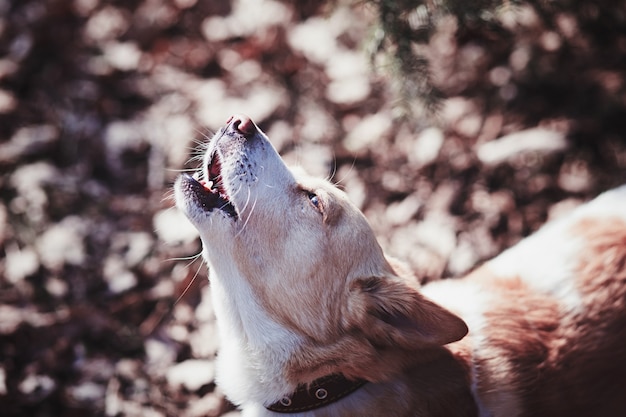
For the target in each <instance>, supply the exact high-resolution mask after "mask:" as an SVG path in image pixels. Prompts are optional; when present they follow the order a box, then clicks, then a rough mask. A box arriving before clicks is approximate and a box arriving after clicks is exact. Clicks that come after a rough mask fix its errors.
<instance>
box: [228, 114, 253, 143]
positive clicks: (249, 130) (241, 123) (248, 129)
mask: <svg viewBox="0 0 626 417" xmlns="http://www.w3.org/2000/svg"><path fill="white" fill-rule="evenodd" d="M227 123H228V129H229V130H233V131H235V132H237V133H240V134H242V135H243V136H244V137H246V138H249V137H251V136H252V135H254V134H255V133H256V132H257V127H256V125H255V124H254V122H253V121H252V119H250V118H249V117H248V116H245V115H242V114H236V115H234V116H231V117H230V118H229V119H228V121H227Z"/></svg>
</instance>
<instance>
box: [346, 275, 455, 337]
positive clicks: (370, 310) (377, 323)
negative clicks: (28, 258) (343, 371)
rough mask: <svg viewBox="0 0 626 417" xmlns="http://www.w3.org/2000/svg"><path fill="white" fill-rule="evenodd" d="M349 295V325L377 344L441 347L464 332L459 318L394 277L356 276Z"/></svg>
mask: <svg viewBox="0 0 626 417" xmlns="http://www.w3.org/2000/svg"><path fill="white" fill-rule="evenodd" d="M349 298H350V299H349V301H348V306H349V307H348V309H349V312H348V316H350V317H351V321H352V323H350V324H351V325H352V326H354V325H356V327H358V328H360V330H361V331H362V332H363V333H364V334H365V336H366V337H367V338H368V339H369V340H370V342H371V343H372V344H374V345H377V346H398V347H401V348H404V349H416V348H420V347H433V346H442V345H445V344H447V343H451V342H455V341H457V340H460V339H462V338H463V337H464V336H465V335H466V334H467V326H466V324H465V322H464V321H463V320H461V318H459V317H458V316H456V315H454V314H452V313H451V312H449V311H448V310H446V309H444V308H443V307H441V306H439V305H437V304H435V303H434V302H432V301H430V300H428V299H426V298H425V297H424V296H423V295H421V294H420V293H419V291H418V290H417V288H414V287H413V286H412V285H410V284H409V283H408V282H405V281H403V280H402V279H400V278H398V277H395V276H386V277H368V278H362V279H357V280H355V281H354V283H353V286H352V288H351V291H350V295H349Z"/></svg>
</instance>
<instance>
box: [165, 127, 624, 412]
mask: <svg viewBox="0 0 626 417" xmlns="http://www.w3.org/2000/svg"><path fill="white" fill-rule="evenodd" d="M175 188H176V199H177V204H178V207H179V208H181V209H182V210H183V211H184V212H185V213H186V215H187V216H188V217H189V219H190V220H191V222H192V223H193V224H194V225H195V226H196V227H197V229H198V230H199V232H200V236H201V238H202V242H203V246H204V251H203V255H204V257H205V259H206V261H207V262H208V264H209V266H210V281H211V290H212V295H213V301H214V307H215V313H216V316H217V322H218V327H219V337H220V350H219V354H218V359H217V360H218V377H217V383H218V385H219V386H220V387H221V388H222V390H223V391H224V392H225V393H226V395H227V397H228V398H229V399H230V400H231V401H232V402H234V403H235V404H237V405H238V406H240V407H241V408H242V410H243V415H244V416H275V415H278V413H292V414H297V415H300V416H329V417H330V416H359V417H363V416H406V417H409V416H494V417H495V416H503V417H516V416H551V417H554V416H568V417H571V416H626V309H625V304H626V187H622V188H619V189H616V190H613V191H610V192H607V193H605V194H604V195H602V196H600V197H598V198H597V199H596V200H594V201H592V202H591V203H588V204H585V205H583V206H582V207H580V208H578V209H577V210H575V211H574V212H573V213H572V214H570V215H569V216H567V217H566V218H563V219H562V220H559V221H557V222H554V223H552V224H549V225H548V226H546V227H544V228H543V229H542V230H540V231H539V232H538V233H536V234H535V235H533V236H531V237H529V238H527V239H525V240H524V241H522V242H521V243H520V244H518V245H517V246H515V247H513V248H512V249H509V250H508V251H506V252H504V253H503V254H501V255H500V256H498V257H497V258H495V259H494V260H492V261H490V262H487V263H486V264H485V265H483V266H481V267H480V268H478V269H477V270H475V271H474V272H473V273H471V274H470V275H469V276H467V277H465V278H464V279H453V280H444V281H440V282H436V283H433V284H429V285H427V286H425V287H424V288H421V289H420V288H419V285H418V283H417V281H416V280H415V279H414V278H413V276H412V275H411V273H410V272H408V271H407V269H406V268H405V267H403V266H402V265H401V264H399V263H398V262H396V261H391V260H389V259H388V258H386V257H385V255H384V254H383V251H382V250H381V248H380V246H379V245H378V243H377V241H376V238H375V236H374V234H373V232H372V230H371V228H370V226H369V225H368V223H367V221H366V219H365V218H364V216H363V215H362V214H361V212H360V211H359V210H358V209H357V208H356V207H355V206H354V205H352V204H351V203H350V202H349V201H348V199H347V197H346V195H345V194H344V193H343V192H341V191H339V190H338V189H336V188H335V187H333V186H332V185H331V184H329V183H328V182H327V181H324V180H320V179H316V178H312V177H310V176H307V175H306V174H304V173H302V172H299V171H292V170H290V169H289V168H287V166H285V164H284V163H283V161H282V160H281V159H280V157H279V155H278V154H277V152H276V151H275V150H274V148H273V147H272V145H271V144H270V143H269V141H268V140H267V138H266V137H265V135H264V134H263V133H262V132H261V131H260V130H259V129H258V128H257V127H256V125H255V124H254V123H253V122H252V121H251V120H250V119H249V118H247V117H245V116H233V117H232V118H231V119H230V120H229V121H228V124H227V125H226V126H225V127H224V128H222V129H221V130H220V131H219V132H218V133H217V134H216V135H215V136H214V137H213V139H212V140H211V143H210V144H209V147H208V150H207V152H206V156H205V160H204V166H203V169H202V172H201V173H200V175H199V176H197V178H194V177H192V176H189V175H182V176H181V177H180V178H179V179H178V180H177V182H176V187H175Z"/></svg>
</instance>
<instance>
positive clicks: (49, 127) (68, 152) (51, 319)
mask: <svg viewBox="0 0 626 417" xmlns="http://www.w3.org/2000/svg"><path fill="white" fill-rule="evenodd" d="M298 3H299V4H298V5H297V6H294V5H292V4H291V2H287V1H284V2H281V1H278V0H259V1H256V0H240V1H238V2H234V3H232V4H231V3H230V2H226V1H224V2H221V1H203V0H133V1H125V2H122V1H115V0H73V1H69V0H48V1H44V0H23V1H19V2H10V1H6V0H0V196H1V200H0V409H2V410H3V411H2V413H3V415H5V416H33V417H39V416H42V417H43V416H57V415H63V416H190V417H192V416H221V415H225V414H229V415H231V416H232V415H236V414H237V412H236V411H235V410H234V408H233V407H232V405H230V404H229V403H228V402H227V401H225V400H224V398H223V396H222V395H221V393H220V392H219V388H216V387H215V385H214V381H213V376H214V375H213V373H214V370H213V359H214V357H215V353H216V348H217V340H216V337H215V331H214V330H215V322H214V317H213V314H212V308H211V303H210V299H209V297H208V295H209V293H210V285H209V283H208V282H207V280H206V272H207V271H206V267H203V266H202V263H201V261H200V260H198V259H196V258H195V255H197V254H198V253H199V251H200V243H199V240H198V238H197V234H196V233H195V231H194V230H193V228H192V227H191V226H190V225H189V224H188V223H187V222H186V221H185V219H184V218H183V217H182V215H181V214H180V213H179V212H177V211H176V210H175V209H173V208H172V207H173V204H174V203H173V200H172V192H171V186H172V183H173V180H174V178H175V177H176V175H178V173H179V172H180V170H182V169H192V168H195V167H197V163H196V162H194V161H193V160H192V161H189V159H190V158H192V157H193V156H194V155H195V154H194V149H197V147H198V144H200V143H203V142H206V140H207V138H208V137H210V135H211V132H212V131H215V130H217V129H218V128H219V127H220V126H221V125H222V124H223V123H224V122H225V121H226V119H227V118H228V116H230V115H231V114H232V113H246V114H248V115H250V116H251V117H252V118H253V119H254V120H255V121H256V122H257V123H258V125H259V126H260V127H261V128H262V129H263V130H264V131H266V132H267V133H268V135H269V137H270V139H271V140H272V142H273V144H274V145H275V146H276V148H277V149H278V150H279V151H280V152H281V154H283V155H284V157H285V159H286V160H287V161H289V162H290V163H296V164H300V165H303V166H304V167H305V168H306V169H308V170H309V171H312V172H313V173H316V174H319V175H322V176H326V177H329V178H332V180H333V181H335V182H336V183H337V184H338V185H339V186H340V187H342V188H343V189H345V190H346V191H347V192H348V194H349V196H350V197H351V198H352V200H353V201H354V202H355V203H356V204H357V205H358V206H359V207H360V208H362V209H363V211H364V212H365V214H366V216H367V217H368V219H369V220H370V222H371V224H372V227H373V228H374V230H375V231H376V233H377V234H378V236H379V237H380V242H381V244H382V245H383V247H384V248H385V250H386V251H387V252H389V253H390V254H392V255H394V256H396V257H399V258H403V259H405V260H406V261H407V262H409V264H410V265H411V266H412V267H413V268H414V269H415V270H416V271H417V272H418V274H419V276H420V278H421V279H422V280H423V281H424V282H426V281H430V280H437V279H448V278H450V279H454V278H457V277H459V276H462V275H463V274H464V273H465V272H467V271H469V270H471V269H472V268H473V267H474V266H475V265H477V264H480V262H482V261H484V260H486V259H488V258H490V257H492V256H494V255H496V254H497V253H499V252H500V251H502V250H503V249H504V248H506V247H509V246H511V245H512V244H514V243H515V242H517V241H518V240H519V239H521V238H522V237H523V236H526V235H528V234H529V233H531V232H532V231H534V230H536V229H537V228H538V227H540V225H541V224H543V223H544V222H545V221H546V220H548V219H549V218H552V217H556V216H559V215H560V214H562V213H564V212H566V211H567V210H570V209H571V208H573V207H575V206H576V205H578V204H580V202H582V201H585V200H587V199H589V198H592V197H593V196H594V195H597V194H598V193H600V192H601V191H603V190H606V189H608V188H611V187H614V186H616V185H618V184H621V183H624V182H626V181H625V180H626V175H625V172H626V171H625V168H626V141H625V140H624V132H626V129H625V128H626V85H625V83H624V78H625V73H624V70H625V69H626V59H625V57H626V25H625V24H624V21H625V20H626V19H625V17H624V13H623V10H625V9H624V8H623V7H619V8H618V7H617V6H615V8H614V9H610V8H608V9H607V8H604V9H603V8H602V7H601V6H599V5H595V6H594V5H582V6H581V5H578V6H576V7H577V8H574V6H572V7H573V9H572V10H570V11H559V10H550V11H549V13H547V12H546V10H540V9H537V8H532V7H527V6H524V7H520V8H519V9H515V10H511V11H509V12H506V13H503V14H502V16H500V17H499V19H500V20H499V25H496V26H494V27H493V28H492V27H484V26H481V25H480V24H479V23H476V22H474V23H472V22H469V23H468V22H465V24H463V25H462V24H460V23H459V22H458V21H456V20H455V19H454V18H450V17H448V18H443V19H441V21H440V22H439V23H438V25H437V29H436V31H435V32H434V33H433V34H432V37H431V39H430V42H429V44H428V45H426V46H422V48H423V51H424V53H425V55H426V56H428V58H429V60H430V65H431V70H432V79H433V83H434V84H435V85H436V86H437V87H438V88H439V89H440V90H441V91H442V93H443V94H444V98H443V99H442V101H441V103H440V107H439V110H438V111H437V112H436V114H435V115H431V116H429V117H426V116H424V115H420V114H409V116H408V117H403V115H404V116H406V114H407V113H406V109H407V103H403V102H401V101H399V99H398V95H397V92H394V91H395V90H394V89H393V88H392V87H393V85H394V82H395V81H394V79H393V77H392V76H391V75H390V71H386V68H385V64H384V62H385V59H384V56H383V55H379V56H378V57H376V59H374V62H373V64H372V63H371V62H370V60H369V56H368V54H367V52H366V51H367V49H368V45H369V42H370V40H371V39H372V37H373V34H374V33H375V29H374V28H375V20H376V12H375V9H374V7H373V6H372V5H370V4H369V3H367V2H341V1H339V2H336V4H334V5H332V7H331V5H326V4H324V2H320V1H315V0H309V1H305V2H298ZM412 104H414V103H409V106H410V105H412Z"/></svg>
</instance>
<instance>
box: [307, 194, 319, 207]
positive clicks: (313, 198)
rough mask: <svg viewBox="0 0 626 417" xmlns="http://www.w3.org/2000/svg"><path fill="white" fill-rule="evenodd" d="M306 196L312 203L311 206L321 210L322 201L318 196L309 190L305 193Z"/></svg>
mask: <svg viewBox="0 0 626 417" xmlns="http://www.w3.org/2000/svg"><path fill="white" fill-rule="evenodd" d="M307 197H309V200H310V201H311V204H313V206H314V207H315V208H316V209H318V210H321V208H322V203H321V202H320V198H319V197H318V196H317V194H315V193H312V192H310V191H309V192H308V193H307Z"/></svg>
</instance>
